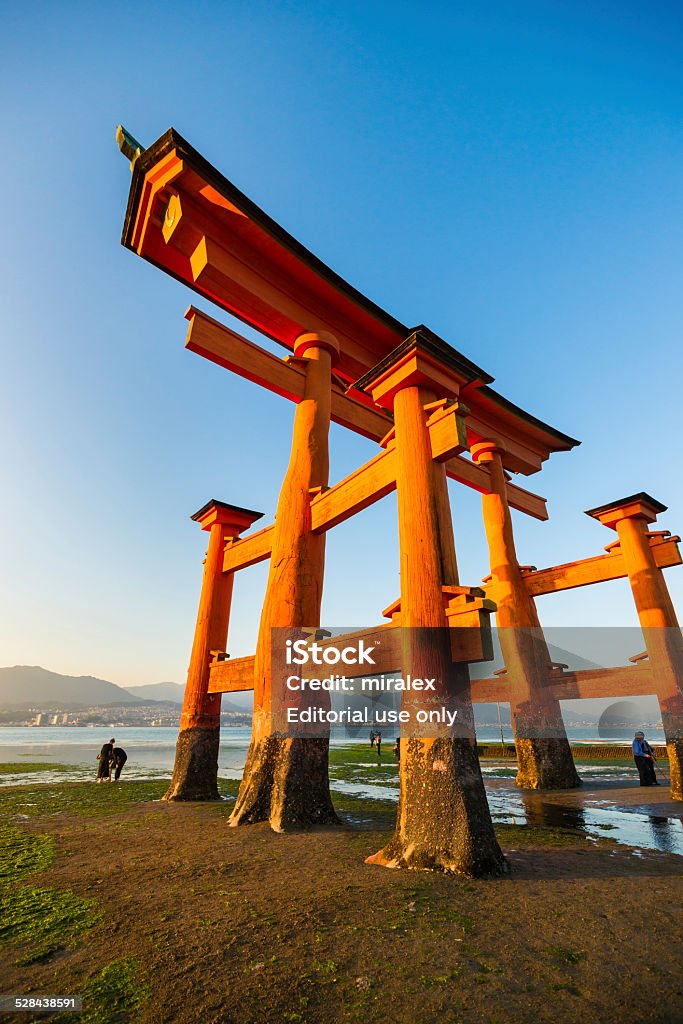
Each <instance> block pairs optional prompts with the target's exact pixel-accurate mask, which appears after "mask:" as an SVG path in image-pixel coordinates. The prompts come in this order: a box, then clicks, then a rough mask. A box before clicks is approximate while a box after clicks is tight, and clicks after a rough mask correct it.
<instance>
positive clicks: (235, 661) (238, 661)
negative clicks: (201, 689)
mask: <svg viewBox="0 0 683 1024" xmlns="http://www.w3.org/2000/svg"><path fill="white" fill-rule="evenodd" d="M253 689H254V655H253V654H251V655H250V656H249V657H247V658H228V660H227V661H214V662H212V664H211V667H210V669H209V693H241V692H243V691H245V690H253Z"/></svg>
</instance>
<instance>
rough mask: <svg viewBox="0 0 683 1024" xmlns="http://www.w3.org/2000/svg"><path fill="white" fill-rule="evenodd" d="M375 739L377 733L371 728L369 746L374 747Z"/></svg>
mask: <svg viewBox="0 0 683 1024" xmlns="http://www.w3.org/2000/svg"><path fill="white" fill-rule="evenodd" d="M376 739H377V734H376V732H375V730H374V729H371V730H370V746H371V747H374V745H375V740H376Z"/></svg>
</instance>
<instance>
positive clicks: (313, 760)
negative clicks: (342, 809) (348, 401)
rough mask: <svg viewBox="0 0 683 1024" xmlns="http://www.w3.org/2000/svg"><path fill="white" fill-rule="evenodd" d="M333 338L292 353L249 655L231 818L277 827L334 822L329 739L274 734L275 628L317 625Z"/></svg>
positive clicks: (303, 344) (281, 682) (307, 338)
mask: <svg viewBox="0 0 683 1024" xmlns="http://www.w3.org/2000/svg"><path fill="white" fill-rule="evenodd" d="M334 345H335V341H334V339H332V338H329V337H326V336H322V337H321V336H320V335H318V334H316V333H309V334H307V335H304V336H302V338H301V339H300V340H299V343H298V346H297V355H298V356H301V357H305V358H306V359H307V364H306V389H305V392H304V396H303V398H302V400H301V402H299V404H298V405H297V407H296V411H295V414H294V429H293V436H292V452H291V457H290V461H289V466H288V468H287V473H286V475H285V479H284V482H283V484H282V488H281V490H280V497H279V500H278V506H277V514H276V517H275V527H274V531H273V543H272V554H271V559H270V569H269V573H268V583H267V585H266V596H265V600H264V603H263V609H262V612H261V622H260V625H259V633H258V641H257V645H256V654H255V657H254V716H253V724H252V738H251V744H250V747H249V753H248V755H247V762H246V765H245V768H244V775H243V778H242V784H241V786H240V790H239V793H238V796H237V801H236V803H235V807H234V809H233V812H232V815H231V817H230V824H231V825H240V824H248V823H253V822H256V821H263V820H268V821H270V824H271V827H272V828H273V829H275V830H276V831H283V830H284V829H287V828H301V827H305V826H307V825H311V824H313V823H322V822H325V821H330V822H332V821H336V815H335V813H334V809H333V807H332V801H331V799H330V793H329V780H328V775H327V742H328V741H327V740H324V739H309V740H302V739H292V738H286V737H282V736H280V735H275V734H274V732H273V728H272V719H271V709H272V703H273V690H274V688H275V692H276V697H277V698H278V700H280V699H281V698H284V693H285V679H284V677H280V676H279V675H276V674H275V673H274V669H273V657H272V644H273V635H272V631H273V629H276V628H278V627H280V628H281V627H289V628H299V629H300V628H302V627H309V628H310V627H317V626H319V625H320V604H321V600H322V590H323V576H324V568H325V534H324V533H314V532H313V531H312V529H311V508H310V504H311V503H310V496H311V491H312V490H314V489H316V488H324V487H326V486H327V481H328V476H329V449H328V435H329V429H330V406H331V399H330V392H331V368H332V357H333V353H334Z"/></svg>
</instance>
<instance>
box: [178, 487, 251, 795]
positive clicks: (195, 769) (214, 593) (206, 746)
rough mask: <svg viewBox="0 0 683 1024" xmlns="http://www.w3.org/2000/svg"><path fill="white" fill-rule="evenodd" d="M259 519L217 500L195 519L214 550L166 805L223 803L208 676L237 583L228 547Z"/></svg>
mask: <svg viewBox="0 0 683 1024" xmlns="http://www.w3.org/2000/svg"><path fill="white" fill-rule="evenodd" d="M260 517H261V514H260V513H259V512H251V511H250V510H248V509H242V508H238V507H237V506H234V505H227V504H225V503H224V502H217V501H211V502H209V503H208V504H207V505H205V506H204V507H203V508H202V509H200V510H199V512H197V513H195V515H194V516H193V517H192V518H193V519H194V520H195V521H197V522H198V523H199V524H200V526H201V527H202V529H203V530H207V531H208V532H209V547H208V550H207V552H206V559H205V560H204V575H203V579H202V590H201V596H200V599H199V611H198V613H197V624H196V627H195V634H194V641H193V644H192V654H191V657H190V667H189V669H188V673H187V683H186V685H185V693H184V697H183V709H182V712H181V715H180V732H179V733H178V742H177V746H176V756H175V763H174V767H173V778H172V780H171V785H170V787H169V789H168V791H167V793H166V796H165V799H166V800H209V799H218V744H219V732H220V714H221V698H220V696H218V695H216V694H215V693H212V692H210V691H209V671H210V663H211V651H212V650H222V649H224V648H225V644H226V639H227V634H228V622H229V619H230V602H231V599H232V589H233V581H234V575H233V574H232V573H225V572H223V548H224V546H225V543H226V541H227V540H228V539H229V538H232V537H235V536H237V534H238V533H239V532H240V531H241V530H245V529H248V528H249V527H250V526H251V525H252V523H253V522H254V521H255V520H256V519H260Z"/></svg>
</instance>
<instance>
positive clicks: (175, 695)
mask: <svg viewBox="0 0 683 1024" xmlns="http://www.w3.org/2000/svg"><path fill="white" fill-rule="evenodd" d="M184 691H185V687H184V686H181V684H180V683H149V684H146V685H144V686H134V687H131V688H130V690H127V689H124V687H122V686H117V685H116V683H111V682H109V681H108V680H107V679H98V678H97V677H96V676H65V675H61V674H60V673H59V672H50V671H48V669H46V668H41V667H40V666H39V665H14V666H13V667H11V668H0V706H2V707H11V708H24V707H36V708H40V707H46V708H56V707H59V708H64V709H77V708H90V707H115V706H118V707H122V706H128V707H137V706H140V705H142V704H157V703H173V704H177V705H181V704H182V702H183V693H184ZM252 705H253V698H252V695H251V693H235V694H231V695H230V699H229V700H227V699H226V698H223V710H224V711H244V710H250V709H251V707H252Z"/></svg>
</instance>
